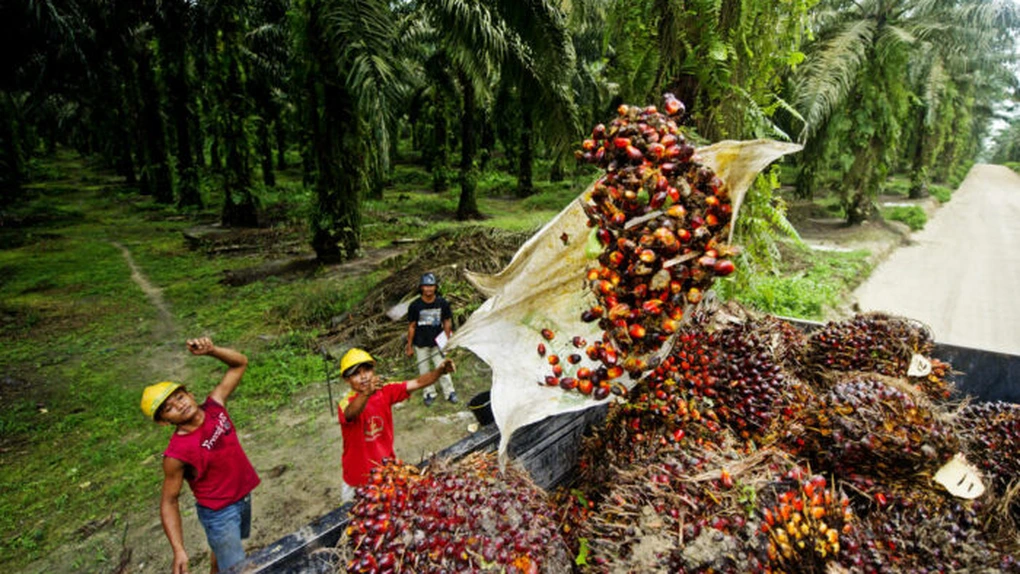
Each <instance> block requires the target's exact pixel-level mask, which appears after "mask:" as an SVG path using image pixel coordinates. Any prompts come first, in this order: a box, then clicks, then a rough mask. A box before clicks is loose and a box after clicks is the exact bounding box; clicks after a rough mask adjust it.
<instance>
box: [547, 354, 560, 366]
mask: <svg viewBox="0 0 1020 574" xmlns="http://www.w3.org/2000/svg"><path fill="white" fill-rule="evenodd" d="M545 360H547V361H549V364H550V365H558V364H560V356H559V355H549V356H548V357H546V359H545Z"/></svg>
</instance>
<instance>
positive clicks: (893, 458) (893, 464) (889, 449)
mask: <svg viewBox="0 0 1020 574" xmlns="http://www.w3.org/2000/svg"><path fill="white" fill-rule="evenodd" d="M814 416H815V417H816V418H817V423H816V424H817V426H814V427H813V429H812V430H810V431H808V432H816V433H818V434H820V435H821V436H822V437H823V438H820V439H816V443H815V446H814V448H813V449H812V450H813V451H814V452H813V453H811V452H807V451H805V454H807V455H809V456H810V455H812V454H813V456H814V457H815V461H816V462H818V463H819V464H820V465H821V466H822V467H824V468H830V469H832V470H834V471H836V472H837V473H839V474H840V475H850V474H863V475H867V476H875V477H883V478H891V477H910V476H913V475H914V474H916V473H918V472H921V471H927V472H929V473H930V474H934V472H935V471H936V470H937V469H938V468H939V467H940V466H942V465H943V464H944V463H945V462H947V461H948V460H949V459H950V458H952V457H953V455H954V454H956V453H957V452H959V443H958V441H957V439H956V435H955V434H954V433H953V432H952V429H951V427H950V426H948V425H947V424H944V423H943V422H942V421H941V420H940V415H939V413H938V412H937V411H936V410H935V409H934V407H933V406H932V405H930V404H928V402H927V401H926V400H924V399H923V397H922V396H920V395H916V396H915V395H913V393H911V391H910V389H909V388H908V387H902V388H901V387H899V386H897V385H896V384H895V383H894V381H892V380H889V381H885V382H883V381H882V380H878V377H874V376H872V377H867V376H863V375H862V376H853V377H850V378H849V379H846V380H844V381H842V382H840V383H837V384H836V385H835V386H833V387H832V389H830V391H829V392H828V393H827V394H826V395H825V396H824V397H822V400H821V403H820V404H819V405H817V406H816V410H815V414H814Z"/></svg>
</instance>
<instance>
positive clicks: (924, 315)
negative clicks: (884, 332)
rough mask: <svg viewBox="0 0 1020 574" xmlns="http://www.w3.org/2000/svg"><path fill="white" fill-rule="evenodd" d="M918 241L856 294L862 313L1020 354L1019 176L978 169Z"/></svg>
mask: <svg viewBox="0 0 1020 574" xmlns="http://www.w3.org/2000/svg"><path fill="white" fill-rule="evenodd" d="M911 239H912V244H911V245H909V246H905V247H902V248H900V249H897V250H896V251H894V252H893V253H892V254H891V255H890V256H889V258H888V259H886V260H885V261H884V262H882V263H881V264H880V265H879V266H878V267H877V268H876V269H875V271H874V272H873V273H872V275H871V277H869V278H868V280H867V281H865V282H864V283H863V284H862V285H861V286H860V287H858V289H857V290H856V291H855V292H854V297H855V298H856V300H857V302H858V305H859V306H860V309H861V311H886V312H890V313H895V314H899V315H904V316H906V317H910V318H912V319H917V320H919V321H922V322H924V323H926V324H927V325H928V326H929V327H931V329H932V331H933V333H934V335H935V339H936V340H937V341H940V342H943V343H951V344H954V345H960V346H964V347H976V348H983V349H989V350H995V351H1001V352H1006V353H1013V354H1020V175H1017V174H1016V173H1014V172H1012V171H1011V170H1009V169H1008V168H1005V167H1002V166H995V165H976V166H974V168H973V169H972V170H971V171H970V173H969V174H967V178H966V179H965V180H964V182H963V183H962V184H961V185H960V188H959V189H958V190H957V191H956V193H954V194H953V199H952V201H950V202H949V203H947V204H945V205H944V206H942V207H941V208H939V210H938V211H936V212H935V215H934V216H933V217H932V218H931V219H930V220H929V221H928V224H927V225H926V226H925V228H924V229H922V230H921V231H919V232H917V233H915V234H914V235H913V236H912V238H911Z"/></svg>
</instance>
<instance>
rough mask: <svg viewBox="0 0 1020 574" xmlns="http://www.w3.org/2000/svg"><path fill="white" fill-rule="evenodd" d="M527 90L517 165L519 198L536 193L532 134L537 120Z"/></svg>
mask: <svg viewBox="0 0 1020 574" xmlns="http://www.w3.org/2000/svg"><path fill="white" fill-rule="evenodd" d="M528 91H529V90H527V89H524V90H522V91H521V140H520V142H521V150H520V157H519V158H518V164H517V197H527V196H529V195H531V194H533V193H535V185H534V183H533V181H532V175H533V173H532V172H533V171H534V165H533V164H534V161H535V157H534V156H535V150H534V147H533V145H532V135H533V134H532V132H533V131H534V129H535V118H534V116H533V115H532V113H533V110H532V106H533V104H532V97H531V96H529V95H528Z"/></svg>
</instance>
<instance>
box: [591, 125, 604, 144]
mask: <svg viewBox="0 0 1020 574" xmlns="http://www.w3.org/2000/svg"><path fill="white" fill-rule="evenodd" d="M591 137H593V138H595V139H597V140H600V139H602V138H604V137H606V126H605V124H598V125H596V126H595V127H594V128H592V130H591Z"/></svg>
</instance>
